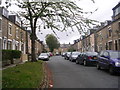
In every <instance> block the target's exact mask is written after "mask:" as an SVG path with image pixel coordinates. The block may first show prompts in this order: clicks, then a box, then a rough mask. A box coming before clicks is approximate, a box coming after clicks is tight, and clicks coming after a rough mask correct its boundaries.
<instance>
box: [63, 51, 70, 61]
mask: <svg viewBox="0 0 120 90" xmlns="http://www.w3.org/2000/svg"><path fill="white" fill-rule="evenodd" d="M70 54H71V52H66V53H65V57H64V58H65V59H66V60H69V57H70Z"/></svg>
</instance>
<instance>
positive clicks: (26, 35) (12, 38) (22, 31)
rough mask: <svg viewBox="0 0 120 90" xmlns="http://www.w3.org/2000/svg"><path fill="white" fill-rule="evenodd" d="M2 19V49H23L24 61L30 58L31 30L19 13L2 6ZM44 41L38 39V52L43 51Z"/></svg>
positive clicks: (22, 58)
mask: <svg viewBox="0 0 120 90" xmlns="http://www.w3.org/2000/svg"><path fill="white" fill-rule="evenodd" d="M0 14H1V17H0V21H1V27H0V28H1V29H0V31H1V32H2V36H1V35H0V40H1V41H2V49H11V50H19V51H22V57H21V60H22V61H26V60H28V54H30V53H31V39H30V32H29V31H27V29H26V28H25V27H23V25H22V24H21V19H20V17H19V16H18V15H15V14H12V15H10V14H9V11H8V10H7V9H5V8H4V7H1V8H0ZM41 44H42V43H40V41H39V40H36V47H35V48H36V53H40V52H41V51H42V46H41Z"/></svg>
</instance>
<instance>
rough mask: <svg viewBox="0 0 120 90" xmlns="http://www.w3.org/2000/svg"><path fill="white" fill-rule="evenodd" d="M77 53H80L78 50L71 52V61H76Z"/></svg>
mask: <svg viewBox="0 0 120 90" xmlns="http://www.w3.org/2000/svg"><path fill="white" fill-rule="evenodd" d="M78 55H80V52H72V53H71V55H70V59H69V60H70V61H72V62H74V61H76V59H77V57H78Z"/></svg>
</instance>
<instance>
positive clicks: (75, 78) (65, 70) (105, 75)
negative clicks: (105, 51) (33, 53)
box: [46, 56, 120, 88]
mask: <svg viewBox="0 0 120 90" xmlns="http://www.w3.org/2000/svg"><path fill="white" fill-rule="evenodd" d="M46 62H47V64H48V67H49V68H50V70H51V71H52V74H53V83H54V85H53V87H54V88H118V87H119V85H118V84H119V83H120V82H119V83H118V79H119V75H114V76H113V75H110V74H109V72H107V71H104V70H97V69H96V67H95V66H83V65H79V64H76V63H75V62H70V61H69V60H65V59H64V58H63V57H61V56H53V57H51V58H50V60H49V61H46Z"/></svg>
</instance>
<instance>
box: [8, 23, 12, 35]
mask: <svg viewBox="0 0 120 90" xmlns="http://www.w3.org/2000/svg"><path fill="white" fill-rule="evenodd" d="M10 28H11V29H10ZM8 33H9V35H11V36H12V24H11V23H9V24H8Z"/></svg>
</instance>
